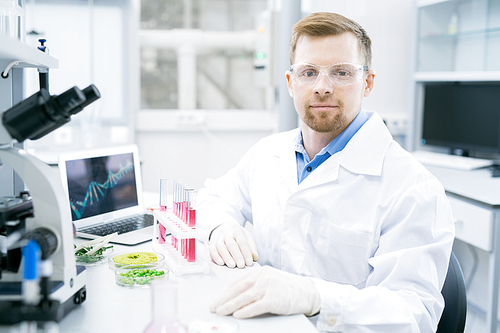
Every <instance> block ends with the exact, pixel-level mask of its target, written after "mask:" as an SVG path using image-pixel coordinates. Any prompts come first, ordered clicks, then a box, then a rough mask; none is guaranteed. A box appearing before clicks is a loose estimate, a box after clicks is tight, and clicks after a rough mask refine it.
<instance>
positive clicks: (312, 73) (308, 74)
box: [302, 69, 316, 77]
mask: <svg viewBox="0 0 500 333" xmlns="http://www.w3.org/2000/svg"><path fill="white" fill-rule="evenodd" d="M315 75H316V71H314V70H312V69H309V70H305V71H303V72H302V76H305V77H314V76H315Z"/></svg>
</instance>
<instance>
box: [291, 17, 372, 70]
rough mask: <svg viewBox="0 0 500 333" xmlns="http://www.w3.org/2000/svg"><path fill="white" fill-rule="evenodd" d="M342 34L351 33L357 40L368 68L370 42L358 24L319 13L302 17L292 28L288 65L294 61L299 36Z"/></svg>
mask: <svg viewBox="0 0 500 333" xmlns="http://www.w3.org/2000/svg"><path fill="white" fill-rule="evenodd" d="M344 32H351V33H353V34H354V35H355V36H356V38H357V39H358V48H359V50H360V52H361V56H362V57H363V58H364V64H363V65H365V66H368V68H370V66H371V62H372V50H371V44H372V43H371V40H370V37H368V34H367V33H366V31H365V29H363V28H362V27H361V26H360V25H359V24H358V23H356V22H354V21H353V20H350V19H348V18H346V17H344V16H342V15H340V14H336V13H328V12H319V13H313V14H311V15H309V16H306V17H304V18H303V19H301V20H300V21H299V22H297V23H296V24H295V25H294V26H293V28H292V38H291V39H290V46H289V48H288V57H289V60H290V65H293V63H294V61H295V50H296V48H297V42H298V40H299V38H300V37H301V36H309V37H324V36H330V35H340V34H342V33H344Z"/></svg>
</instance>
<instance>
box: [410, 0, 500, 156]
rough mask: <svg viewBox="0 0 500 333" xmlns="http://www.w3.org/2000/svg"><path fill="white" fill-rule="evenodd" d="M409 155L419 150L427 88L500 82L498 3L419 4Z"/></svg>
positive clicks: (452, 0) (425, 0) (453, 0)
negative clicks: (439, 84)
mask: <svg viewBox="0 0 500 333" xmlns="http://www.w3.org/2000/svg"><path fill="white" fill-rule="evenodd" d="M413 21H414V22H413V23H414V24H413V33H412V44H413V52H414V58H413V61H412V76H411V81H410V89H411V90H410V91H411V94H410V107H409V109H410V116H409V122H410V126H409V130H408V140H407V145H408V147H407V148H408V150H410V151H413V150H416V149H418V147H419V144H418V143H419V142H420V136H421V135H420V132H421V130H422V128H421V123H422V108H423V96H424V86H425V84H426V83H427V82H439V81H443V82H445V81H451V82H460V81H500V60H499V59H500V58H499V55H500V0H415V1H414V20H413Z"/></svg>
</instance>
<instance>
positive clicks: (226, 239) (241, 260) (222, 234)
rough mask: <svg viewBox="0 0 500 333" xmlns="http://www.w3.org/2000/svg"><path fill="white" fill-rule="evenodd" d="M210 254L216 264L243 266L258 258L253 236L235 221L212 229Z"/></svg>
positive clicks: (232, 266)
mask: <svg viewBox="0 0 500 333" xmlns="http://www.w3.org/2000/svg"><path fill="white" fill-rule="evenodd" d="M209 251H210V256H211V257H212V259H213V261H214V262H215V263H216V264H217V265H221V266H222V265H224V264H226V265H227V267H231V268H234V267H236V266H238V268H244V267H245V265H246V266H252V265H253V262H254V260H255V261H257V260H259V255H258V254H257V246H256V245H255V242H254V240H253V236H252V235H251V234H250V233H249V232H248V231H246V230H245V229H244V228H243V227H242V226H240V225H239V224H237V223H224V224H221V225H220V226H218V227H217V228H215V229H214V230H213V231H212V235H211V236H210V242H209Z"/></svg>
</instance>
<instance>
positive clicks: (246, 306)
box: [210, 266, 321, 318]
mask: <svg viewBox="0 0 500 333" xmlns="http://www.w3.org/2000/svg"><path fill="white" fill-rule="evenodd" d="M320 307H321V297H320V294H319V291H318V290H317V288H316V285H315V284H314V282H313V281H312V280H311V279H309V278H308V277H305V276H300V275H295V274H291V273H288V272H284V271H280V270H278V269H276V268H272V267H269V266H264V267H262V268H260V269H258V270H256V271H254V272H252V273H250V274H247V275H245V276H243V277H241V278H239V279H237V280H236V281H235V282H234V283H233V284H232V285H231V286H230V287H229V288H228V289H227V290H226V291H225V292H224V293H223V294H222V296H221V297H220V298H219V299H218V300H217V301H215V303H213V304H212V305H211V306H210V311H211V312H215V313H217V314H218V315H222V316H225V315H230V314H233V317H235V318H251V317H255V316H258V315H261V314H264V313H274V314H278V315H290V314H298V313H303V314H305V315H306V316H311V315H314V314H316V313H318V311H319V310H320Z"/></svg>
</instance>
